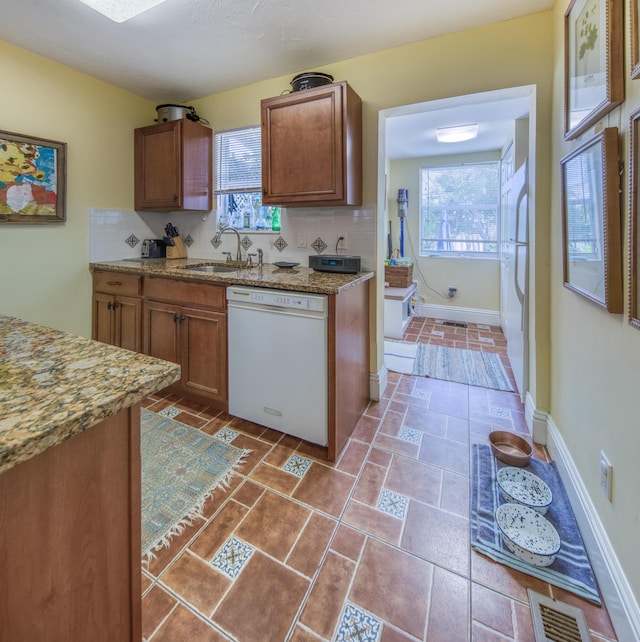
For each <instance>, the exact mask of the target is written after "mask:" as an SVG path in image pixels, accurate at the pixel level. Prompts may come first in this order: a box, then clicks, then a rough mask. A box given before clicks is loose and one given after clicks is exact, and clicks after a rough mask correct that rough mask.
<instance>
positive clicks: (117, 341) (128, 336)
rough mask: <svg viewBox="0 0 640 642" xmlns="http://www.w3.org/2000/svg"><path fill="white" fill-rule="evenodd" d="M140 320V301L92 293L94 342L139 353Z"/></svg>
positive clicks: (140, 347) (140, 346) (132, 298)
mask: <svg viewBox="0 0 640 642" xmlns="http://www.w3.org/2000/svg"><path fill="white" fill-rule="evenodd" d="M141 319H142V301H141V300H140V299H137V298H134V297H127V296H114V295H112V294H104V293H103V292H95V293H94V295H93V335H92V338H93V339H94V340H95V341H102V342H104V343H109V344H111V345H114V346H119V347H120V348H126V349H127V350H134V351H135V352H141V351H142V336H141V331H140V330H141V325H140V324H141Z"/></svg>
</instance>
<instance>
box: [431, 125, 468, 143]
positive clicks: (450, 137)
mask: <svg viewBox="0 0 640 642" xmlns="http://www.w3.org/2000/svg"><path fill="white" fill-rule="evenodd" d="M477 135H478V123H469V124H468V125H456V126H455V127H437V128H436V139H437V140H438V142H439V143H461V142H462V141H465V140H473V139H474V138H475V137H476V136H477Z"/></svg>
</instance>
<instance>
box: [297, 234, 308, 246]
mask: <svg viewBox="0 0 640 642" xmlns="http://www.w3.org/2000/svg"><path fill="white" fill-rule="evenodd" d="M298 247H307V235H306V234H305V233H304V232H298Z"/></svg>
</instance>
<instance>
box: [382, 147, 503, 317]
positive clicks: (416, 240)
mask: <svg viewBox="0 0 640 642" xmlns="http://www.w3.org/2000/svg"><path fill="white" fill-rule="evenodd" d="M489 160H490V161H497V160H500V152H499V151H496V152H486V153H482V154H466V155H465V156H436V157H430V158H405V159H399V160H392V161H391V162H390V163H389V178H388V181H389V191H388V199H387V210H388V212H389V220H390V221H391V225H392V230H393V232H392V235H393V244H394V247H398V238H399V234H400V232H399V227H400V225H399V219H398V216H397V211H398V210H397V204H396V198H397V194H398V189H399V188H407V189H408V190H409V203H408V205H407V218H406V221H405V247H404V255H405V256H411V257H412V258H413V260H414V263H415V265H414V271H413V278H414V280H416V281H418V295H419V297H420V301H419V302H420V303H429V304H434V305H448V306H452V307H461V308H476V309H480V310H493V311H495V312H497V311H498V310H499V309H500V262H499V260H498V259H497V258H494V259H463V258H447V257H438V258H429V257H422V258H421V257H420V256H419V255H420V168H422V167H438V166H443V165H455V164H459V163H462V162H466V163H474V162H478V163H479V162H483V161H489ZM387 228H388V227H387ZM423 277H424V278H423ZM450 285H452V286H454V287H456V288H457V290H458V291H457V293H456V296H455V297H453V298H449V297H448V296H447V289H448V287H449V286H450Z"/></svg>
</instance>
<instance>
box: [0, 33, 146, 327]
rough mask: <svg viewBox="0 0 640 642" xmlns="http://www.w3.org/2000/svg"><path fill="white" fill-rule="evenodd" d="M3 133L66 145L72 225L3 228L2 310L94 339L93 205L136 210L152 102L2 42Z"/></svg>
mask: <svg viewBox="0 0 640 642" xmlns="http://www.w3.org/2000/svg"><path fill="white" fill-rule="evenodd" d="M0 77H1V78H2V100H0V127H1V128H2V129H3V130H5V131H9V132H14V133H19V134H24V135H27V136H35V137H39V138H47V139H50V140H56V141H61V142H66V143H67V221H66V223H57V224H47V225H7V224H0V235H1V236H0V238H1V239H2V243H1V245H2V250H1V251H0V266H1V267H2V278H1V279H0V312H2V313H4V314H9V315H11V316H17V317H21V318H23V319H27V320H29V321H33V322H37V323H43V324H45V325H49V326H52V327H55V328H57V329H60V330H64V331H67V332H73V333H75V334H81V335H84V336H89V335H90V334H91V326H90V315H91V304H90V301H91V278H90V273H89V270H88V262H89V237H88V230H89V208H91V207H99V208H115V209H132V208H133V129H134V128H135V127H139V126H141V125H146V124H151V123H152V122H153V117H154V116H155V111H154V105H153V104H152V103H149V101H147V100H144V99H142V98H140V97H137V96H134V95H133V94H130V93H128V92H125V91H123V90H121V89H117V88H115V87H113V86H112V85H108V84H106V83H104V82H101V81H98V80H96V79H94V78H91V77H90V76H87V75H85V74H81V73H78V72H76V71H73V70H71V69H69V68H68V67H65V66H62V65H58V64H56V63H54V62H51V61H49V60H46V59H44V58H42V57H40V56H37V55H35V54H31V53H29V52H27V51H25V50H23V49H19V48H17V47H14V46H12V45H8V44H6V43H3V42H0Z"/></svg>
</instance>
